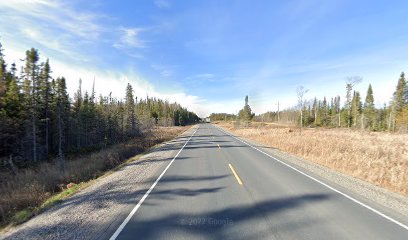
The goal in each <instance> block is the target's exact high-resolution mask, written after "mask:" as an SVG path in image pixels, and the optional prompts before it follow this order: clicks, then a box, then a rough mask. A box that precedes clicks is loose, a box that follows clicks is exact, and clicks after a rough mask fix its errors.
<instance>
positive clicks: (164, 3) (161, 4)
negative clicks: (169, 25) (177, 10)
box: [154, 0, 170, 8]
mask: <svg viewBox="0 0 408 240" xmlns="http://www.w3.org/2000/svg"><path fill="white" fill-rule="evenodd" d="M154 4H155V5H156V6H157V7H158V8H169V7H170V2H169V1H168V0H154Z"/></svg>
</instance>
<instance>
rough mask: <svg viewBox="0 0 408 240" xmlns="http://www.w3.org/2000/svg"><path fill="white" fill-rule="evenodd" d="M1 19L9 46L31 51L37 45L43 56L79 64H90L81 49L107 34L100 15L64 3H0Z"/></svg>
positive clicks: (33, 0) (40, 0)
mask: <svg viewBox="0 0 408 240" xmlns="http://www.w3.org/2000/svg"><path fill="white" fill-rule="evenodd" d="M0 15H1V16H2V17H1V18H0V29H2V35H3V36H5V38H7V39H8V41H9V42H13V43H18V45H28V46H29V47H31V46H32V42H34V43H35V44H36V45H37V47H41V49H42V51H44V52H48V53H49V54H52V53H54V55H55V56H58V57H69V58H71V59H75V60H76V61H87V58H86V57H85V55H82V54H81V53H82V50H81V49H80V48H81V45H84V44H85V45H86V44H88V45H89V44H91V43H92V42H93V41H95V40H97V39H98V38H99V36H100V35H101V33H102V32H104V31H105V30H104V28H103V27H102V26H101V25H99V24H98V19H100V18H101V17H102V16H101V15H98V14H95V13H91V12H86V11H83V10H79V9H77V8H75V7H74V6H73V5H70V4H68V3H66V2H65V3H63V2H61V1H46V0H29V1H24V0H14V1H0ZM24 43H25V44H24ZM38 45H40V46H38ZM26 47H27V46H25V48H26ZM48 50H50V51H48Z"/></svg>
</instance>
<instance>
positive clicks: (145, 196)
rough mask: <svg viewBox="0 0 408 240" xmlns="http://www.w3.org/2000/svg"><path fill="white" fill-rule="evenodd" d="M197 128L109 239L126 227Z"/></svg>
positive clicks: (115, 236) (114, 237)
mask: <svg viewBox="0 0 408 240" xmlns="http://www.w3.org/2000/svg"><path fill="white" fill-rule="evenodd" d="M197 129H198V128H196V130H195V131H194V132H193V134H192V135H191V136H190V138H189V139H188V140H187V141H186V142H185V143H184V145H183V147H182V148H181V149H180V150H179V151H178V152H177V154H176V156H174V158H173V159H172V160H171V161H170V163H169V164H168V165H167V167H166V168H165V169H164V170H163V172H162V173H161V174H160V176H159V177H158V178H157V179H156V181H155V182H154V183H153V185H152V186H151V187H150V188H149V190H148V191H147V192H146V193H145V194H144V195H143V197H142V199H140V200H139V202H138V203H137V205H136V206H135V207H134V208H133V209H132V211H131V212H130V213H129V215H128V216H127V217H126V218H125V220H124V221H123V222H122V224H120V226H119V227H118V229H116V231H115V233H114V234H113V235H112V237H110V238H109V240H115V239H116V238H117V237H118V236H119V234H120V233H121V232H122V230H123V228H125V226H126V224H127V223H128V222H129V221H130V219H131V218H132V217H133V215H134V214H135V213H136V211H137V210H138V209H139V207H140V206H141V205H142V204H143V202H144V200H146V198H147V196H149V194H150V192H151V191H152V190H153V188H154V187H155V186H156V185H157V183H158V182H159V181H160V179H161V178H162V177H163V175H164V174H165V173H166V171H167V169H169V167H170V165H171V164H172V163H173V162H174V160H175V159H176V158H177V157H178V155H179V154H180V153H181V151H183V149H184V147H185V146H186V145H187V143H188V142H189V141H190V139H191V138H192V137H193V136H194V134H195V133H196V132H197Z"/></svg>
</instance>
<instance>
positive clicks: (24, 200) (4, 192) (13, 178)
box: [0, 127, 188, 226]
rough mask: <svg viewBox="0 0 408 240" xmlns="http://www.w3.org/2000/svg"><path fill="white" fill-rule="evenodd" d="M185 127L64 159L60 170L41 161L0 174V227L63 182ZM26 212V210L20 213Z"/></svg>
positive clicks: (96, 171) (83, 177)
mask: <svg viewBox="0 0 408 240" xmlns="http://www.w3.org/2000/svg"><path fill="white" fill-rule="evenodd" d="M187 128H188V127H159V128H155V129H153V130H152V131H150V132H149V133H148V134H146V136H145V137H139V138H135V139H133V140H131V141H129V142H127V143H126V144H118V145H115V146H111V147H109V148H107V149H104V150H101V151H98V152H95V153H91V154H87V155H84V156H80V157H76V158H75V159H72V160H69V161H66V164H65V171H64V173H61V172H60V171H58V168H57V166H56V165H55V164H52V163H42V164H41V165H39V166H38V167H36V168H35V169H25V170H21V171H20V172H19V173H18V174H17V175H11V174H9V173H7V174H6V173H0V226H1V225H5V224H7V223H9V222H12V221H13V216H14V218H15V216H17V215H19V214H20V213H21V214H23V213H24V212H30V209H36V208H37V209H38V207H39V206H41V205H42V204H43V203H44V202H45V201H46V200H47V199H49V198H50V197H51V196H52V195H54V194H56V193H58V192H60V191H62V190H64V189H66V185H67V184H69V183H81V182H84V181H88V180H91V179H94V178H96V177H98V176H101V175H102V174H103V173H104V172H105V171H107V170H109V169H112V168H114V167H116V166H118V165H119V164H120V163H122V162H124V161H125V160H126V159H128V158H130V157H132V156H134V155H136V154H139V153H141V152H143V151H146V150H147V149H149V148H150V147H152V146H154V145H156V144H158V143H161V142H164V141H167V140H170V139H172V138H174V137H175V136H177V135H178V134H180V133H181V132H183V131H185V130H187ZM16 213H18V214H17V215H16ZM26 214H29V213H24V214H23V215H26ZM23 218H25V216H24V217H23Z"/></svg>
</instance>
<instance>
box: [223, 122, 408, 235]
mask: <svg viewBox="0 0 408 240" xmlns="http://www.w3.org/2000/svg"><path fill="white" fill-rule="evenodd" d="M217 128H218V129H220V130H221V131H223V132H224V133H226V134H228V135H230V136H231V137H233V138H235V139H237V140H238V141H240V142H242V143H244V144H246V145H248V146H250V147H251V148H253V149H255V150H257V151H259V152H261V153H263V154H264V155H266V156H268V157H270V158H272V159H274V160H275V161H277V162H279V163H281V164H283V165H285V166H287V167H289V168H291V169H293V170H295V171H296V172H298V173H300V174H302V175H304V176H306V177H308V178H310V179H312V180H314V181H316V182H318V183H320V184H321V185H323V186H325V187H327V188H329V189H330V190H332V191H334V192H336V193H338V194H341V195H343V196H344V197H346V198H348V199H350V200H351V201H353V202H355V203H357V204H360V205H361V206H363V207H365V208H367V209H368V210H371V211H372V212H374V213H376V214H378V215H380V216H381V217H383V218H385V219H387V220H389V221H391V222H393V223H395V224H397V225H399V226H400V227H402V228H404V229H405V230H408V226H407V225H405V224H403V223H401V222H399V221H397V220H395V219H394V218H392V217H389V216H387V215H385V214H384V213H382V212H380V211H378V210H376V209H374V208H372V207H370V206H368V205H367V204H365V203H362V202H360V201H359V200H357V199H355V198H353V197H351V196H349V195H347V194H346V193H343V192H342V191H340V190H337V189H335V188H334V187H332V186H330V185H328V184H326V183H324V182H322V181H320V180H318V179H316V178H314V177H312V176H310V175H309V174H307V173H304V172H302V171H300V170H299V169H297V168H295V167H293V166H291V165H289V164H287V163H285V162H283V161H281V160H279V159H277V158H275V157H273V156H271V155H269V154H268V153H266V152H264V151H262V150H260V149H258V148H256V147H254V146H252V145H251V144H249V143H247V142H245V141H243V140H241V139H239V138H238V137H236V136H234V135H232V134H230V133H228V132H226V131H224V129H222V128H220V127H218V126H217Z"/></svg>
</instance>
